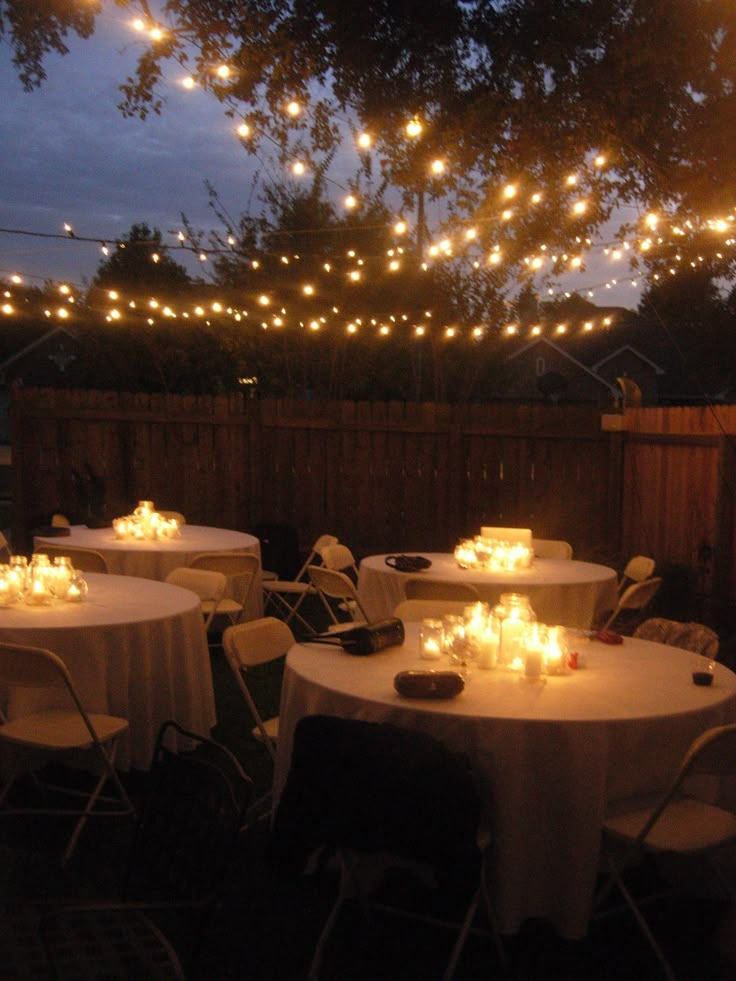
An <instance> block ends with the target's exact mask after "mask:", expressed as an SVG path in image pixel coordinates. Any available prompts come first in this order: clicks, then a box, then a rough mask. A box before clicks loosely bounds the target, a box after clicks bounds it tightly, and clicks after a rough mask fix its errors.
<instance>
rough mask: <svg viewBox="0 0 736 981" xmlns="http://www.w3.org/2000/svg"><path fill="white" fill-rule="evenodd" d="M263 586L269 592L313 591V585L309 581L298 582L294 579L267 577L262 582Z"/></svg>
mask: <svg viewBox="0 0 736 981" xmlns="http://www.w3.org/2000/svg"><path fill="white" fill-rule="evenodd" d="M263 588H264V589H265V590H266V591H267V592H269V593H300V594H301V593H314V592H316V590H315V588H314V586H313V585H312V584H311V583H310V582H298V581H297V580H296V579H295V580H293V581H291V580H289V579H267V580H266V581H265V582H264V583H263Z"/></svg>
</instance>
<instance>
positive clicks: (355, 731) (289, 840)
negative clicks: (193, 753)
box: [273, 715, 480, 891]
mask: <svg viewBox="0 0 736 981" xmlns="http://www.w3.org/2000/svg"><path fill="white" fill-rule="evenodd" d="M479 819H480V801H479V797H478V792H477V788H476V786H475V782H474V780H473V777H472V773H471V770H470V767H469V765H468V763H467V760H465V759H464V758H463V757H461V756H459V755H458V754H455V753H453V752H452V751H451V750H450V749H448V748H447V747H446V746H444V745H443V744H442V743H441V742H439V741H438V740H436V739H435V738H434V737H432V736H430V735H428V734H427V733H424V732H420V731H418V730H414V729H405V728H401V727H399V726H395V725H392V724H389V723H385V722H366V721H363V720H359V719H343V718H336V717H333V716H325V715H310V716H305V717H303V718H302V719H300V721H299V722H298V723H297V726H296V729H295V732H294V740H293V749H292V755H291V766H290V770H289V774H288V778H287V781H286V784H285V786H284V790H283V793H282V796H281V799H280V802H279V806H278V810H277V812H276V815H275V817H274V825H273V841H274V851H275V855H276V857H277V858H278V859H281V860H283V861H284V862H285V863H286V864H288V865H290V866H292V867H294V868H299V867H300V866H301V865H302V864H303V862H304V860H305V859H306V858H307V856H308V855H309V854H310V853H311V851H312V850H313V849H314V848H315V847H318V846H320V845H326V846H327V847H328V848H340V847H347V848H354V849H357V850H358V851H360V852H377V851H387V852H389V853H392V854H395V855H399V856H403V857H407V858H412V859H415V860H418V861H422V862H427V863H430V864H431V865H432V867H433V868H434V869H435V872H436V875H437V880H438V885H439V887H440V888H441V889H445V890H448V891H450V890H454V889H455V888H457V887H459V885H460V883H461V881H462V882H463V883H464V885H465V887H467V882H468V879H471V880H474V881H475V882H476V883H477V878H478V873H479V867H480V866H479V852H478V847H477V831H478V824H479Z"/></svg>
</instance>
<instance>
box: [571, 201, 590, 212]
mask: <svg viewBox="0 0 736 981" xmlns="http://www.w3.org/2000/svg"><path fill="white" fill-rule="evenodd" d="M587 208H588V202H587V201H576V202H575V204H574V205H573V206H572V210H573V211H574V213H575V214H576V215H584V214H585V212H586V210H587Z"/></svg>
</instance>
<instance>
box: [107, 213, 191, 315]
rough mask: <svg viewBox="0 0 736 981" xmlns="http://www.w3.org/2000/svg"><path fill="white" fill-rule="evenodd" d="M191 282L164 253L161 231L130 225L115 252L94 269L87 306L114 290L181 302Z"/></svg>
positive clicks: (179, 266)
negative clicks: (104, 293)
mask: <svg viewBox="0 0 736 981" xmlns="http://www.w3.org/2000/svg"><path fill="white" fill-rule="evenodd" d="M191 284H192V279H191V277H190V276H189V273H188V272H187V270H186V269H185V268H184V266H181V265H179V263H178V262H176V261H175V260H174V259H172V258H171V256H170V255H169V254H168V252H167V249H166V246H165V245H164V244H163V242H162V240H161V232H160V231H159V230H158V229H157V228H154V229H153V230H152V229H151V228H149V227H148V225H146V224H145V223H141V224H137V225H132V226H131V229H130V231H129V232H128V234H127V236H124V237H123V238H122V239H120V241H119V242H118V243H117V244H116V246H115V251H114V252H113V254H112V255H111V256H109V257H108V258H107V259H104V260H103V261H102V262H101V263H100V265H99V266H98V268H97V272H96V273H95V275H94V279H93V280H92V287H91V289H90V292H89V301H90V303H93V304H94V303H95V302H99V297H100V294H101V293H102V292H103V291H105V292H107V291H109V290H117V291H121V292H124V293H127V294H129V295H132V296H134V297H140V296H145V295H146V294H148V295H149V296H156V297H157V298H161V299H169V298H178V299H181V295H182V292H184V293H186V292H187V291H188V288H189V286H190V285H191Z"/></svg>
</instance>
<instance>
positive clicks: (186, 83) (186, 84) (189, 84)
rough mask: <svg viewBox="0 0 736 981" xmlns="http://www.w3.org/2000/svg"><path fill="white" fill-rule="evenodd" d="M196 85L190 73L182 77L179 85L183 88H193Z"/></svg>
mask: <svg viewBox="0 0 736 981" xmlns="http://www.w3.org/2000/svg"><path fill="white" fill-rule="evenodd" d="M196 85H197V83H196V81H195V80H194V79H193V78H192V76H191V75H187V77H186V78H183V79H182V80H181V86H182V88H184V89H193V88H195V87H196Z"/></svg>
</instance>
